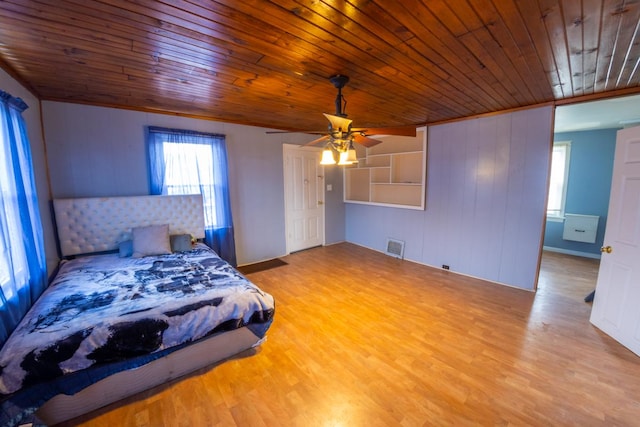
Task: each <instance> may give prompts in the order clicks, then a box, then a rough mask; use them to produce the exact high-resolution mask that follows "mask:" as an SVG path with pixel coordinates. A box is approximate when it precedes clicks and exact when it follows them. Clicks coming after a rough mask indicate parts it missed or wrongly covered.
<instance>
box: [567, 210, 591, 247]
mask: <svg viewBox="0 0 640 427" xmlns="http://www.w3.org/2000/svg"><path fill="white" fill-rule="evenodd" d="M599 220H600V217H599V216H597V215H579V214H565V216H564V229H563V230H562V238H563V239H564V240H572V241H574V242H584V243H595V242H596V234H597V232H598V221H599Z"/></svg>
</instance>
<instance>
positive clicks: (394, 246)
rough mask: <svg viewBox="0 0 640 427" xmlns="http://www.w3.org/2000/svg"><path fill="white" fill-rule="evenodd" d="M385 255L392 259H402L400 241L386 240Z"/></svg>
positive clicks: (402, 247) (402, 252)
mask: <svg viewBox="0 0 640 427" xmlns="http://www.w3.org/2000/svg"><path fill="white" fill-rule="evenodd" d="M385 253H386V254H387V255H390V256H392V257H396V258H401V259H402V257H404V242H403V241H402V240H396V239H387V250H386V251H385Z"/></svg>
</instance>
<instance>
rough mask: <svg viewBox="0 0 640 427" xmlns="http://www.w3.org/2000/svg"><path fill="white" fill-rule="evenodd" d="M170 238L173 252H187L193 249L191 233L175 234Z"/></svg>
mask: <svg viewBox="0 0 640 427" xmlns="http://www.w3.org/2000/svg"><path fill="white" fill-rule="evenodd" d="M170 240H171V251H172V252H186V251H190V250H191V249H193V247H192V246H191V235H190V234H173V235H171V239H170Z"/></svg>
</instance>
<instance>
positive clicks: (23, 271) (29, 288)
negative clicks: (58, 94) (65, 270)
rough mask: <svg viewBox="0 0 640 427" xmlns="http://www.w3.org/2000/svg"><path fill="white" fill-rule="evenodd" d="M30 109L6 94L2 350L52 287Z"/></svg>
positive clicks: (0, 210) (0, 119) (0, 159)
mask: <svg viewBox="0 0 640 427" xmlns="http://www.w3.org/2000/svg"><path fill="white" fill-rule="evenodd" d="M26 108H27V105H26V104H25V103H24V102H23V101H22V100H21V99H19V98H14V97H13V96H11V95H9V94H8V93H6V92H4V91H2V90H0V346H1V345H2V344H4V342H5V341H6V339H7V337H8V336H9V334H10V333H11V332H12V331H13V329H14V328H15V327H16V325H17V324H18V322H19V321H20V319H22V317H23V316H24V315H25V313H26V312H27V310H29V308H30V307H31V305H32V304H33V302H34V301H35V300H36V298H38V297H39V296H40V294H41V293H42V291H44V289H45V287H46V283H47V282H46V278H47V271H46V260H45V256H44V241H43V238H42V224H41V222H40V212H39V209H38V197H37V194H36V188H35V179H34V175H33V166H32V162H31V148H30V146H29V139H28V137H27V131H26V127H25V123H24V119H23V118H22V112H23V111H24V110H25V109H26Z"/></svg>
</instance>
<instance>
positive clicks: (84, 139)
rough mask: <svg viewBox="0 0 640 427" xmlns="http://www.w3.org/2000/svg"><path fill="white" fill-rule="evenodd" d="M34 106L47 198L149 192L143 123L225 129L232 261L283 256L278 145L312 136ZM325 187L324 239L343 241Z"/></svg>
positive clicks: (336, 207)
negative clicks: (39, 116) (44, 155)
mask: <svg viewBox="0 0 640 427" xmlns="http://www.w3.org/2000/svg"><path fill="white" fill-rule="evenodd" d="M42 109H43V120H44V129H45V135H46V141H47V148H48V151H49V166H50V171H51V187H52V193H53V196H54V197H95V196H127V195H143V194H149V181H148V176H147V154H146V144H145V128H146V126H162V127H169V128H178V129H189V130H195V131H202V132H211V133H221V134H224V135H226V142H227V152H228V160H229V183H230V187H231V205H232V213H233V219H234V227H235V239H236V252H237V259H238V264H239V265H242V264H248V263H252V262H258V261H262V260H266V259H270V258H275V257H279V256H282V255H284V254H285V252H286V240H285V216H284V182H283V179H284V178H283V160H282V144H283V143H291V144H300V143H304V142H307V141H308V140H310V139H313V136H310V135H302V134H270V135H267V134H266V133H265V131H266V130H267V129H264V128H258V127H252V126H242V125H235V124H229V123H222V122H215V121H209V120H199V119H193V118H185V117H178V116H172V115H164V114H153V113H145V112H138V111H130V110H120V109H113V108H104V107H92V106H86V105H79V104H70V103H60V102H48V101H47V102H43V106H42ZM331 179H334V180H335V179H336V178H335V177H332V178H331ZM333 188H334V192H333V195H335V197H328V200H327V204H326V208H325V209H326V212H327V214H326V216H327V218H328V219H329V220H330V221H329V220H328V221H327V225H326V235H327V243H335V242H337V241H342V240H344V214H343V213H341V212H343V209H344V208H343V206H342V205H343V204H342V185H341V184H340V185H337V186H336V185H334V186H333ZM336 190H337V191H336ZM338 193H339V194H338ZM338 199H339V202H338ZM341 215H342V218H341Z"/></svg>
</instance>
